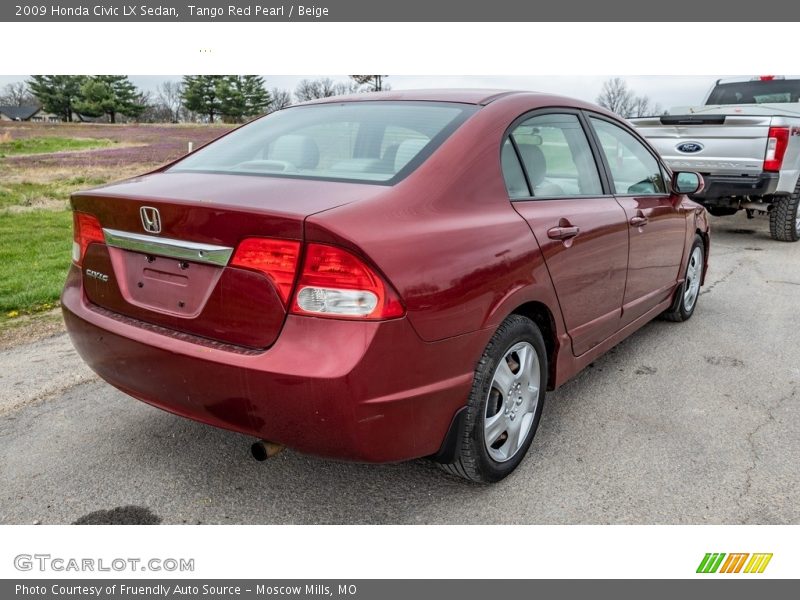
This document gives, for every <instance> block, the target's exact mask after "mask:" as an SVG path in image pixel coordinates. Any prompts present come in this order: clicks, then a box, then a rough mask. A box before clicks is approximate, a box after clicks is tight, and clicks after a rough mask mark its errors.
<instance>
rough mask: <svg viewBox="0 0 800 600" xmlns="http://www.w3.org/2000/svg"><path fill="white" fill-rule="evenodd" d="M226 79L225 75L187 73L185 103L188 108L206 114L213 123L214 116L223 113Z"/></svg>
mask: <svg viewBox="0 0 800 600" xmlns="http://www.w3.org/2000/svg"><path fill="white" fill-rule="evenodd" d="M225 79H226V78H225V76H224V75H186V76H185V77H184V78H183V96H182V97H183V105H184V106H185V107H186V109H187V110H190V111H192V112H196V113H200V114H202V115H205V116H206V117H208V122H209V123H213V122H214V117H216V116H217V115H219V114H221V108H222V100H223V97H224V94H225V89H224V88H225V85H224V82H225Z"/></svg>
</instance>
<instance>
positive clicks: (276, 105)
mask: <svg viewBox="0 0 800 600" xmlns="http://www.w3.org/2000/svg"><path fill="white" fill-rule="evenodd" d="M269 95H270V97H271V98H272V103H270V105H269V106H268V107H267V112H268V113H271V112H275V111H276V110H281V109H283V108H286V107H287V106H291V105H292V92H290V91H289V90H282V89H280V88H272V89H271V90H270V91H269Z"/></svg>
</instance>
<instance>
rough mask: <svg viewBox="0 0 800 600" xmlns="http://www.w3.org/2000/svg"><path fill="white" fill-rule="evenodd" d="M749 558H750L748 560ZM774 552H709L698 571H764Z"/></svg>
mask: <svg viewBox="0 0 800 600" xmlns="http://www.w3.org/2000/svg"><path fill="white" fill-rule="evenodd" d="M748 558H749V560H748ZM770 560H772V553H756V554H749V553H747V552H738V553H733V554H725V553H724V552H713V553H712V552H708V553H706V555H705V556H704V557H703V560H701V561H700V564H699V565H698V567H697V572H698V573H763V572H764V569H766V568H767V565H768V564H769V561H770Z"/></svg>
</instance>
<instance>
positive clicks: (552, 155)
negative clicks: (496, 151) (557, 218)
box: [501, 114, 603, 198]
mask: <svg viewBox="0 0 800 600" xmlns="http://www.w3.org/2000/svg"><path fill="white" fill-rule="evenodd" d="M511 141H513V144H511ZM514 148H516V152H517V154H518V157H519V159H520V160H521V162H522V165H523V167H524V169H525V173H527V176H528V178H527V181H528V183H530V187H531V188H532V189H531V190H530V191H531V192H532V193H533V196H534V197H540V198H541V197H544V198H561V197H574V196H596V195H600V194H602V193H603V188H602V185H601V183H600V175H599V174H598V171H597V165H596V163H595V161H594V157H593V156H592V151H591V148H590V146H589V142H588V140H587V139H586V134H585V133H584V131H583V127H582V126H581V123H580V120H579V119H578V117H577V116H575V115H573V114H545V115H538V116H535V117H532V118H530V119H527V120H526V121H523V122H522V123H521V124H520V125H518V126H517V127H516V128H514V130H513V131H512V132H511V134H510V135H509V139H508V140H507V141H506V142H505V144H504V146H503V150H502V152H503V155H502V156H501V158H502V162H503V174H504V176H505V179H506V187H507V188H508V192H509V195H510V196H511V198H519V197H520V196H519V195H515V193H514V192H515V191H516V190H518V188H519V184H518V182H519V175H518V174H516V172H515V169H514V168H513V163H512V161H511V160H510V157H509V156H508V151H509V149H512V150H513V149H514ZM512 184H513V186H512ZM517 193H518V192H517Z"/></svg>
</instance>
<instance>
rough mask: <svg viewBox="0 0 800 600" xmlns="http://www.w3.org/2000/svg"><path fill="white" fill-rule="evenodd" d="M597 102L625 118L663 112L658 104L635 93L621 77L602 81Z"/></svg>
mask: <svg viewBox="0 0 800 600" xmlns="http://www.w3.org/2000/svg"><path fill="white" fill-rule="evenodd" d="M597 103H598V104H599V105H600V106H602V107H603V108H607V109H608V110H610V111H611V112H613V113H617V114H618V115H619V116H620V117H623V118H625V119H628V118H632V117H651V116H653V115H658V114H661V113H662V112H663V109H662V108H661V105H660V104H658V103H657V102H656V103H654V102H651V100H650V98H649V97H648V96H646V95H644V94H643V95H641V96H639V95H637V94H636V93H635V92H634V91H633V90H631V89H630V88H629V87H628V84H627V83H626V81H625V80H624V79H623V78H622V77H614V78H612V79H607V80H606V81H605V82H603V89H602V90H601V91H600V95H599V96H597Z"/></svg>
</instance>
